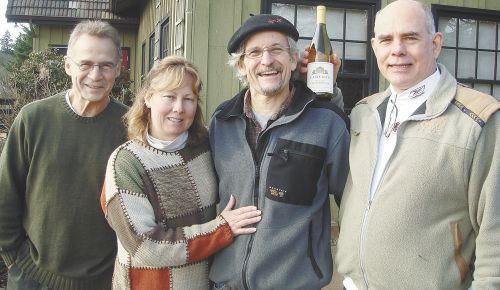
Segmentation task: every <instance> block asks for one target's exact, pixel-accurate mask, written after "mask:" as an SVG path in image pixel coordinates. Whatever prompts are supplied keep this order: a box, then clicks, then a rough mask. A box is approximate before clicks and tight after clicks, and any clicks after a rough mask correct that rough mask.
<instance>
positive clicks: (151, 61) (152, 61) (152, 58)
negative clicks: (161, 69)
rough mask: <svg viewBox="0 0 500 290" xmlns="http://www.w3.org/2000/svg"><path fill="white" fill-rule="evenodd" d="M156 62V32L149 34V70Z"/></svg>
mask: <svg viewBox="0 0 500 290" xmlns="http://www.w3.org/2000/svg"><path fill="white" fill-rule="evenodd" d="M154 64H155V34H154V32H153V33H152V34H151V35H150V36H149V70H151V69H152V68H153V65H154Z"/></svg>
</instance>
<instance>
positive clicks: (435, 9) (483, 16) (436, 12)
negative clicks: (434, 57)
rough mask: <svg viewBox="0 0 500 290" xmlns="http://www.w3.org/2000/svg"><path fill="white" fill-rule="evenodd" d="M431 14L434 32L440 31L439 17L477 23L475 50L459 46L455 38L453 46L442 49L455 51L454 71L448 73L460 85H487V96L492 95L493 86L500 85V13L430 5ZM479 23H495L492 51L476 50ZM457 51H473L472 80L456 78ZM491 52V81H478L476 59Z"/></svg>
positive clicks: (457, 39)
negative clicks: (492, 63) (492, 60)
mask: <svg viewBox="0 0 500 290" xmlns="http://www.w3.org/2000/svg"><path fill="white" fill-rule="evenodd" d="M431 10H432V14H433V16H434V23H435V24H436V30H437V31H440V30H441V28H440V27H439V18H440V17H450V18H456V19H472V20H475V21H477V24H478V25H477V26H476V40H475V42H476V46H475V48H466V47H460V46H459V37H456V41H455V46H444V45H443V46H442V47H441V48H442V49H453V50H455V71H450V73H451V74H452V75H453V76H455V78H456V79H457V81H458V82H460V83H467V84H468V83H472V84H473V87H474V86H475V84H478V85H489V86H490V92H489V94H493V89H494V86H495V85H497V86H499V85H500V76H499V75H497V72H498V71H500V69H499V68H498V66H500V61H499V60H500V46H499V39H498V38H499V34H500V31H499V30H500V11H496V10H487V9H478V8H465V7H457V6H447V5H440V4H433V5H431ZM481 21H489V22H494V23H496V24H497V25H496V31H495V40H494V41H495V48H494V49H483V48H478V42H479V26H480V25H479V22H481ZM455 33H456V35H457V36H458V35H459V34H460V27H459V26H457V30H456V32H455ZM459 50H462V51H473V52H474V53H475V68H474V78H458V77H457V76H458V53H459ZM481 51H483V52H493V53H494V54H495V66H494V72H493V74H494V75H493V80H485V79H478V58H479V52H481Z"/></svg>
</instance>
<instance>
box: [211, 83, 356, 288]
mask: <svg viewBox="0 0 500 290" xmlns="http://www.w3.org/2000/svg"><path fill="white" fill-rule="evenodd" d="M294 86H295V94H294V96H293V99H292V101H291V104H290V106H289V107H288V109H286V111H285V112H284V115H283V116H281V117H280V118H278V119H277V120H275V121H274V122H273V123H272V124H271V125H268V127H267V128H266V129H265V130H264V131H263V132H262V133H261V134H260V135H259V138H258V141H257V149H256V152H252V150H251V149H250V146H249V145H248V142H247V139H246V136H245V128H246V122H247V120H246V117H245V116H244V113H243V98H244V94H245V90H243V91H242V92H240V93H239V94H238V95H236V96H235V97H234V98H232V99H231V100H229V101H227V102H225V103H223V104H222V105H221V106H220V107H219V108H218V109H217V110H216V112H215V113H214V116H213V118H212V121H211V124H210V129H209V132H210V143H211V147H212V154H213V157H214V163H215V169H216V171H217V175H218V178H219V196H220V202H221V204H223V205H224V204H226V203H227V201H228V200H229V197H230V195H231V194H232V195H234V196H235V197H236V202H237V204H236V207H240V206H246V205H256V206H257V207H258V208H259V209H260V210H262V220H261V221H260V222H259V223H258V224H257V232H256V233H255V234H253V235H241V236H238V237H236V239H235V240H234V242H233V243H232V244H231V245H230V246H228V247H226V248H224V249H223V250H221V251H219V252H218V253H217V254H216V255H215V257H214V261H213V264H212V267H211V270H210V279H211V280H212V281H214V282H217V283H225V284H226V285H227V286H230V287H232V288H235V289H240V290H241V289H245V290H249V289H252V290H271V289H272V290H276V289H287V290H293V289H297V290H299V289H301V290H303V289H320V288H321V287H323V286H325V285H327V284H328V283H329V282H330V280H331V276H332V258H331V253H330V204H329V194H333V195H334V196H335V198H336V200H337V201H339V200H340V198H341V196H342V192H343V188H344V185H345V180H346V178H347V172H348V159H347V156H348V148H349V133H348V129H347V124H346V119H345V118H344V117H343V113H342V112H341V111H340V110H339V109H338V108H337V107H336V106H335V105H333V104H331V103H330V102H325V101H319V100H315V99H314V96H315V95H314V93H313V92H312V91H310V90H309V89H308V88H307V87H306V85H305V84H304V83H303V82H300V81H297V82H295V83H294Z"/></svg>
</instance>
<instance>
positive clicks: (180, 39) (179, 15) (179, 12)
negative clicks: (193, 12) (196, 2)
mask: <svg viewBox="0 0 500 290" xmlns="http://www.w3.org/2000/svg"><path fill="white" fill-rule="evenodd" d="M185 4H186V3H185V0H176V1H175V24H174V25H175V28H174V29H175V38H174V40H175V41H174V43H175V45H174V50H175V54H177V55H183V53H184V33H185V31H184V25H185V19H184V11H185V10H184V7H185Z"/></svg>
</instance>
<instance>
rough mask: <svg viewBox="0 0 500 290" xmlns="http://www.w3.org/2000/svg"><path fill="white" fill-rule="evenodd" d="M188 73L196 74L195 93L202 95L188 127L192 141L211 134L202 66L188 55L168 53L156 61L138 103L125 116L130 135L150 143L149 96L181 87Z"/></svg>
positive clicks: (138, 96) (137, 98) (189, 139)
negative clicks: (204, 110)
mask: <svg viewBox="0 0 500 290" xmlns="http://www.w3.org/2000/svg"><path fill="white" fill-rule="evenodd" d="M187 76H191V77H192V78H193V80H194V81H193V87H192V89H193V93H194V94H195V95H196V96H198V101H197V107H196V113H195V116H194V121H193V124H192V125H191V127H190V128H189V129H188V132H189V137H188V144H198V143H199V142H201V141H203V140H204V139H205V138H206V137H207V136H208V133H207V129H206V128H205V124H204V122H203V113H202V111H201V107H200V92H201V89H202V83H201V78H200V75H199V72H198V69H197V68H196V67H195V66H194V65H193V64H192V63H191V62H189V61H188V60H187V59H185V58H184V57H180V56H168V57H165V58H164V59H162V60H161V61H160V62H158V63H156V64H155V65H154V67H153V68H152V69H151V71H150V72H149V73H148V75H147V76H146V78H145V80H144V83H143V85H142V88H141V89H140V91H139V93H138V94H137V96H136V98H135V100H134V103H133V104H132V106H131V107H130V110H129V111H128V112H127V114H125V116H124V119H125V123H126V126H127V135H128V138H129V139H139V140H141V141H142V142H144V143H146V144H148V142H147V133H148V132H147V130H148V124H149V123H150V122H151V110H150V109H149V108H148V107H146V103H145V100H146V99H148V100H149V99H150V98H151V97H152V95H153V94H154V93H156V92H159V91H172V90H175V89H178V88H180V87H181V86H182V85H183V83H184V81H185V79H186V77H187Z"/></svg>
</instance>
